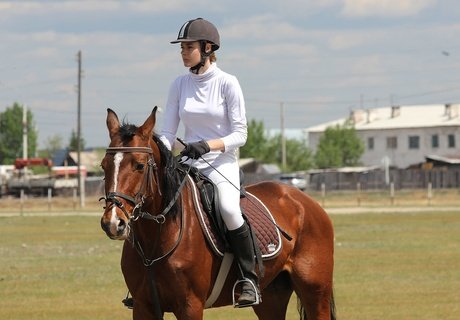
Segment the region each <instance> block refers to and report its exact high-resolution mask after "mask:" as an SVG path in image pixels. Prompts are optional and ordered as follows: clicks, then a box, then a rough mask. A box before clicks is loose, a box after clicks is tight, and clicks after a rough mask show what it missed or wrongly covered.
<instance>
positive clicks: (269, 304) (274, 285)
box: [253, 272, 293, 320]
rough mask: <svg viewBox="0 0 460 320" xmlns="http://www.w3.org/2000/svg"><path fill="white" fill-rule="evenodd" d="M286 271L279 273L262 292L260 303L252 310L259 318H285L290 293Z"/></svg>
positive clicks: (276, 319) (267, 319) (280, 319)
mask: <svg viewBox="0 0 460 320" xmlns="http://www.w3.org/2000/svg"><path fill="white" fill-rule="evenodd" d="M292 291H293V289H292V287H291V284H290V280H289V275H288V274H287V272H283V273H280V274H279V275H278V276H277V277H276V278H275V279H274V280H273V281H272V282H271V283H270V285H269V286H268V287H266V288H265V289H264V290H263V292H262V303H261V304H259V305H257V306H254V307H253V309H254V312H255V313H256V315H257V317H258V318H259V319H261V320H283V319H286V310H287V307H288V305H289V300H290V297H291V295H292Z"/></svg>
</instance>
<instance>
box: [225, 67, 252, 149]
mask: <svg viewBox="0 0 460 320" xmlns="http://www.w3.org/2000/svg"><path fill="white" fill-rule="evenodd" d="M224 90H225V92H224V94H225V100H226V104H227V112H228V117H229V119H230V128H231V130H230V134H228V135H227V136H225V137H223V138H222V141H223V142H224V146H225V151H229V150H233V149H236V148H239V147H241V146H243V145H244V144H245V143H246V140H247V136H248V129H247V120H246V107H245V103H244V97H243V91H242V90H241V87H240V84H239V82H238V79H237V78H236V77H234V76H230V77H229V81H227V83H226V86H225V87H224Z"/></svg>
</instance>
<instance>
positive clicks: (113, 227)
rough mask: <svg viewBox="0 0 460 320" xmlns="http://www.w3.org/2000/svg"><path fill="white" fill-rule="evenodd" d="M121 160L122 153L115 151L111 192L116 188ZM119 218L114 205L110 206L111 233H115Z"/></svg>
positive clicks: (115, 190)
mask: <svg viewBox="0 0 460 320" xmlns="http://www.w3.org/2000/svg"><path fill="white" fill-rule="evenodd" d="M121 160H123V153H122V152H117V153H115V156H114V157H113V165H114V168H115V170H114V173H113V192H117V188H118V173H119V172H120V164H121ZM118 222H119V219H118V217H117V212H116V206H113V207H112V216H111V217H110V231H111V232H112V234H117V228H118Z"/></svg>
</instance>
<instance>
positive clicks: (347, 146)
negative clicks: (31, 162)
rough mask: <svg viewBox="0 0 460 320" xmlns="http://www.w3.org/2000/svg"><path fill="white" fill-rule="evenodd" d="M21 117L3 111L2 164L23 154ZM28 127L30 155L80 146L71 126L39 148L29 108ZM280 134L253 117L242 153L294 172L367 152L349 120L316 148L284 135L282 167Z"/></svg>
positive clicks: (354, 159)
mask: <svg viewBox="0 0 460 320" xmlns="http://www.w3.org/2000/svg"><path fill="white" fill-rule="evenodd" d="M22 119H23V106H22V105H20V104H18V103H14V104H13V105H12V106H10V107H7V108H6V110H5V111H4V112H0V164H12V163H14V160H15V159H16V158H21V157H22V147H21V146H22V137H23V134H22V133H23V126H22ZM27 131H28V136H27V139H28V141H27V143H28V151H27V154H28V155H29V157H32V156H35V155H37V154H39V155H40V156H42V157H48V158H52V156H53V154H54V153H55V152H56V151H57V150H59V149H63V148H68V149H69V150H70V151H75V150H77V142H78V137H77V135H76V133H75V131H74V130H72V134H71V137H70V141H69V142H68V144H67V145H66V146H64V142H63V139H62V136H61V135H59V134H55V135H53V136H51V137H48V139H47V140H46V143H45V149H44V150H40V151H38V150H37V139H38V131H37V129H36V127H35V123H34V118H33V114H32V112H31V111H30V110H27ZM281 138H282V137H281V134H277V135H274V136H270V135H268V134H267V130H266V128H265V127H264V124H263V122H262V121H257V120H254V119H252V120H250V121H249V123H248V139H247V142H246V144H245V145H244V146H243V147H242V148H241V149H240V157H241V158H254V159H256V160H258V161H260V162H262V163H271V164H277V165H278V166H279V167H280V168H281V170H282V171H283V172H292V171H302V170H308V169H312V168H321V169H324V168H333V167H343V166H357V165H359V164H360V162H359V160H360V158H361V155H362V154H363V152H364V143H363V142H362V140H361V139H360V138H359V137H358V136H357V134H356V131H355V129H354V127H353V125H352V124H351V123H349V122H346V123H344V124H342V125H336V126H333V127H328V128H327V129H326V130H325V132H324V134H323V135H322V136H321V138H320V141H319V144H318V147H317V150H316V152H313V151H312V150H310V149H309V148H308V146H307V142H306V140H305V139H285V145H286V155H287V156H286V166H285V167H284V168H283V167H282V153H281V145H282V141H281ZM80 145H81V146H82V149H84V145H85V142H84V140H83V139H82V138H81V140H80Z"/></svg>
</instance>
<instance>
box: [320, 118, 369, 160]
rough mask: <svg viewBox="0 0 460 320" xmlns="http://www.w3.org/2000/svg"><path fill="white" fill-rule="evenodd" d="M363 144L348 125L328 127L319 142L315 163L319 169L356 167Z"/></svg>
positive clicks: (362, 150)
mask: <svg viewBox="0 0 460 320" xmlns="http://www.w3.org/2000/svg"><path fill="white" fill-rule="evenodd" d="M363 152H364V143H363V141H362V140H361V139H360V138H359V137H358V136H357V134H356V130H355V128H354V127H353V125H351V124H350V123H348V122H346V123H345V124H344V125H336V126H334V127H328V128H326V130H325V131H324V134H323V135H322V136H321V138H320V140H319V144H318V147H317V151H316V154H315V163H316V166H317V167H319V168H333V167H344V166H350V167H353V166H357V165H359V159H360V158H361V156H362V154H363Z"/></svg>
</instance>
